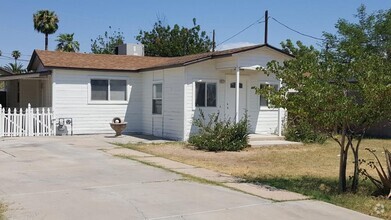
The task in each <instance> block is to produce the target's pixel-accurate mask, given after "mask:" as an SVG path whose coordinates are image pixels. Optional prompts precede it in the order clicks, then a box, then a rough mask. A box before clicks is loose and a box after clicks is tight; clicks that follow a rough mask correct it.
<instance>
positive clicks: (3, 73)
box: [0, 67, 13, 76]
mask: <svg viewBox="0 0 391 220" xmlns="http://www.w3.org/2000/svg"><path fill="white" fill-rule="evenodd" d="M12 74H13V73H12V72H10V71H8V70H6V69H4V68H3V67H0V76H9V75H12Z"/></svg>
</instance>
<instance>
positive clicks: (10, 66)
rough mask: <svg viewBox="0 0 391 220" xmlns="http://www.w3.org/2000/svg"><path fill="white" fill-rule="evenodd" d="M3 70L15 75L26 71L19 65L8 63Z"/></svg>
mask: <svg viewBox="0 0 391 220" xmlns="http://www.w3.org/2000/svg"><path fill="white" fill-rule="evenodd" d="M4 69H6V70H8V71H10V72H13V73H16V74H19V73H25V72H26V70H25V69H24V68H23V65H22V64H20V63H9V64H8V65H5V66H4Z"/></svg>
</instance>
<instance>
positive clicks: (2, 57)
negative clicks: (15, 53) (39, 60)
mask: <svg viewBox="0 0 391 220" xmlns="http://www.w3.org/2000/svg"><path fill="white" fill-rule="evenodd" d="M0 59H2V60H15V59H14V58H12V57H6V56H0ZM17 61H22V62H29V60H24V59H17Z"/></svg>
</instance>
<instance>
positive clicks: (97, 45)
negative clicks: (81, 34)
mask: <svg viewBox="0 0 391 220" xmlns="http://www.w3.org/2000/svg"><path fill="white" fill-rule="evenodd" d="M109 31H110V33H109V32H108V31H105V33H104V34H103V36H102V35H99V36H98V37H97V38H96V39H95V40H93V39H91V52H92V53H95V54H115V49H116V47H117V46H119V45H121V44H123V43H124V42H125V37H124V36H123V35H124V34H123V32H121V31H120V30H118V31H111V26H109Z"/></svg>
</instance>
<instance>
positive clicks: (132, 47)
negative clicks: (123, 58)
mask: <svg viewBox="0 0 391 220" xmlns="http://www.w3.org/2000/svg"><path fill="white" fill-rule="evenodd" d="M117 54H118V55H133V56H144V45H143V44H134V43H133V44H132V43H129V44H122V45H119V46H118V47H117Z"/></svg>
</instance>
